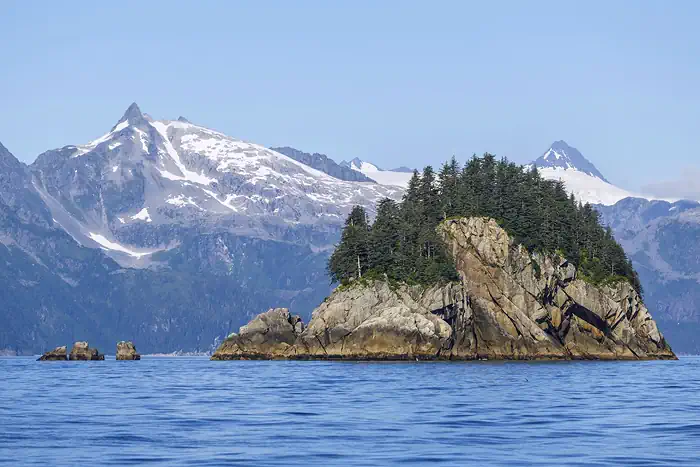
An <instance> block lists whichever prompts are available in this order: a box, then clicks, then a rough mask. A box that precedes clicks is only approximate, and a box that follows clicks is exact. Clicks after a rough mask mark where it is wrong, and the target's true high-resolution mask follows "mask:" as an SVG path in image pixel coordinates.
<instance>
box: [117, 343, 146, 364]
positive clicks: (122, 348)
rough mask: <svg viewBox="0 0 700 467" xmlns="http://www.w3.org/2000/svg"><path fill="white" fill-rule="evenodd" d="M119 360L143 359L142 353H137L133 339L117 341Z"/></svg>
mask: <svg viewBox="0 0 700 467" xmlns="http://www.w3.org/2000/svg"><path fill="white" fill-rule="evenodd" d="M117 360H141V355H139V354H138V353H136V347H135V346H134V343H133V342H131V341H120V342H117Z"/></svg>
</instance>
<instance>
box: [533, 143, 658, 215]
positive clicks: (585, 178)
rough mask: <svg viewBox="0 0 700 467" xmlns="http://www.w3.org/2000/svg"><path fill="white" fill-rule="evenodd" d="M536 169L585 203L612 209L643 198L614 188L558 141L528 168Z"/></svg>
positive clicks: (591, 166) (578, 154)
mask: <svg viewBox="0 0 700 467" xmlns="http://www.w3.org/2000/svg"><path fill="white" fill-rule="evenodd" d="M532 166H536V167H537V168H538V170H539V171H540V174H541V175H542V177H543V178H546V179H548V180H561V181H562V182H564V184H565V186H566V189H567V191H569V192H570V193H573V194H574V196H575V197H576V198H577V199H578V200H579V201H581V202H582V203H591V204H603V205H612V204H615V203H617V202H618V201H620V200H621V199H624V198H629V197H638V198H644V197H643V196H641V195H638V194H635V193H632V192H629V191H627V190H624V189H622V188H620V187H617V186H615V185H613V184H611V183H610V182H609V181H608V180H607V179H606V178H605V177H604V176H603V174H602V173H600V171H599V170H598V169H597V168H596V166H595V165H593V163H591V162H590V161H589V160H588V159H586V158H585V157H583V155H582V154H581V153H580V152H579V151H578V149H576V148H574V147H571V146H569V145H568V144H567V143H566V142H565V141H555V142H554V143H552V145H551V146H550V147H549V149H547V150H546V151H545V152H544V154H543V155H542V156H540V157H539V158H537V159H536V160H535V161H533V162H531V163H530V164H528V165H527V167H528V168H530V167H532Z"/></svg>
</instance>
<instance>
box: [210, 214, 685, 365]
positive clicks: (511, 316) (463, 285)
mask: <svg viewBox="0 0 700 467" xmlns="http://www.w3.org/2000/svg"><path fill="white" fill-rule="evenodd" d="M439 232H440V234H441V236H442V238H443V239H444V242H445V245H446V247H447V249H448V251H449V252H450V253H451V254H452V256H453V258H454V263H455V266H456V269H457V271H458V273H459V279H458V280H456V281H451V282H447V283H444V284H440V285H434V286H430V287H425V286H421V285H414V286H409V285H407V284H404V283H395V282H392V281H390V280H381V279H380V280H377V279H374V280H361V279H360V280H357V281H354V282H353V283H351V284H349V285H346V286H341V287H339V288H338V289H336V290H335V292H334V293H333V294H332V295H331V296H330V297H329V298H328V299H326V301H325V302H324V303H322V304H321V305H320V306H319V307H318V308H317V309H316V310H314V312H313V315H312V318H311V321H310V322H309V324H308V326H304V325H303V323H302V322H301V319H300V318H299V317H298V316H292V315H291V314H290V313H289V311H288V310H286V309H273V310H270V311H267V312H265V313H262V314H260V315H258V316H257V317H255V318H254V319H253V320H252V321H251V322H250V323H249V324H248V325H246V326H243V327H242V328H241V330H240V332H239V333H238V334H233V335H231V336H229V337H228V338H227V339H226V340H225V341H224V342H223V343H222V344H221V346H220V347H219V348H218V349H217V351H216V352H215V353H214V355H213V356H212V360H236V359H349V360H415V359H418V360H477V359H512V360H540V359H542V360H552V359H556V360H565V359H596V360H597V359H600V360H618V359H625V360H635V359H675V358H676V356H675V355H674V353H673V352H672V351H671V348H670V347H669V346H668V344H667V343H666V341H665V340H664V338H663V336H662V335H661V333H660V332H659V330H658V328H657V326H656V323H655V322H654V320H653V319H652V317H651V315H650V314H649V312H648V310H647V308H646V307H645V306H644V304H643V303H642V300H641V299H640V296H639V295H638V293H637V292H636V291H635V290H634V288H633V287H632V286H631V285H630V284H629V283H628V282H626V281H616V282H613V283H610V284H599V285H594V284H591V283H590V282H588V281H586V280H584V279H582V278H579V277H578V276H579V274H578V271H577V269H576V267H574V266H573V265H572V264H571V263H569V262H568V261H567V260H566V259H565V258H563V257H561V256H558V255H555V254H554V255H544V254H539V253H529V252H528V251H527V249H525V248H524V247H523V246H522V245H519V244H516V243H515V242H514V239H513V238H512V237H511V236H509V235H508V233H507V232H506V231H505V230H504V229H503V228H501V227H500V226H499V225H498V224H497V223H496V221H494V220H493V219H488V218H480V217H472V218H461V219H456V220H448V221H446V222H444V223H442V224H441V226H440V228H439Z"/></svg>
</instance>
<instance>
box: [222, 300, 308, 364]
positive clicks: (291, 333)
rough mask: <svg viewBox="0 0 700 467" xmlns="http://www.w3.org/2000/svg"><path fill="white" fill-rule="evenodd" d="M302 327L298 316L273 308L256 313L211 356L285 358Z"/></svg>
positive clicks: (302, 324)
mask: <svg viewBox="0 0 700 467" xmlns="http://www.w3.org/2000/svg"><path fill="white" fill-rule="evenodd" d="M303 330H304V323H302V321H301V318H300V317H299V316H293V315H291V314H290V313H289V310H288V309H286V308H274V309H271V310H268V311H266V312H265V313H261V314H259V315H258V316H256V317H255V318H254V319H253V320H252V321H251V322H250V323H248V324H247V325H245V326H243V327H242V328H241V329H240V331H239V333H238V334H232V335H230V336H229V337H228V338H227V339H226V340H225V341H224V342H223V343H222V344H221V346H219V348H218V349H217V350H216V352H215V353H214V355H213V356H212V359H214V360H239V359H270V358H286V357H287V356H288V355H289V352H290V351H291V349H293V347H294V344H295V342H296V340H297V338H298V337H299V336H300V335H301V333H302V332H303Z"/></svg>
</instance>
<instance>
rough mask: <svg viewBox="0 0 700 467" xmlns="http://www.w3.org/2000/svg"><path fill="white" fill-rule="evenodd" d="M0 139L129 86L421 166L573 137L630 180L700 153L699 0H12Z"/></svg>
mask: <svg viewBox="0 0 700 467" xmlns="http://www.w3.org/2000/svg"><path fill="white" fill-rule="evenodd" d="M2 9H3V13H2V15H0V44H2V46H0V64H2V73H0V102H1V103H2V112H0V141H2V143H3V144H4V145H5V146H7V147H8V149H10V150H11V151H12V152H13V153H14V154H15V155H17V157H19V158H20V159H22V160H23V161H26V162H31V161H33V160H34V158H35V157H36V156H37V155H38V154H39V153H40V152H42V151H44V150H47V149H50V148H54V147H60V146H63V145H67V144H80V143H84V142H87V141H89V140H91V139H94V138H96V137H98V136H100V135H101V134H103V133H105V132H106V131H108V130H109V128H110V127H111V126H112V125H113V124H114V123H115V122H116V121H117V120H118V119H119V117H120V116H121V114H122V113H123V112H124V110H125V109H126V108H127V107H128V105H129V104H130V103H131V102H132V101H136V102H137V103H138V104H139V106H140V107H141V109H142V110H143V111H144V112H148V113H149V114H151V115H152V116H153V117H155V118H173V119H174V118H177V117H178V116H180V115H183V116H185V117H187V118H188V119H190V120H192V121H194V122H196V123H199V124H202V125H205V126H209V127H212V128H216V129H218V130H220V131H223V132H225V133H227V134H229V135H231V136H235V137H238V138H241V139H244V140H248V141H253V142H257V143H260V144H264V145H268V146H273V145H290V146H294V147H297V148H299V149H302V150H305V151H318V152H323V153H326V154H328V155H329V156H331V157H333V158H334V159H336V160H341V159H348V158H352V157H356V156H357V157H360V158H364V159H367V160H371V161H374V162H376V163H377V164H379V165H380V166H398V165H408V166H412V167H421V166H423V165H425V164H428V163H431V164H438V163H440V162H441V161H443V160H445V159H447V158H449V157H450V156H451V155H453V154H455V155H457V156H458V157H459V158H461V159H464V158H466V157H468V156H470V155H471V154H472V153H474V152H476V153H482V152H484V151H490V152H493V153H496V154H497V155H501V156H507V157H508V158H510V159H512V160H515V161H516V162H520V163H525V162H528V161H530V160H532V159H535V158H536V157H537V156H539V155H541V153H543V152H544V151H545V149H547V147H548V145H549V144H550V143H551V142H552V141H554V140H558V139H564V140H566V141H567V142H568V143H569V144H571V145H572V146H575V147H577V148H578V149H579V150H581V152H582V153H583V154H584V156H586V157H588V158H589V159H590V160H591V161H592V162H593V163H594V164H596V166H597V167H598V168H599V169H600V170H601V172H603V174H604V175H605V176H606V177H607V178H608V179H609V180H610V181H612V182H613V183H615V184H618V185H620V186H623V187H625V188H629V189H639V188H640V187H642V186H644V185H646V184H649V183H652V182H657V181H659V180H674V179H676V178H678V177H680V176H681V174H683V173H686V174H687V173H688V171H689V170H691V169H692V168H696V169H697V168H698V167H699V166H700V162H698V156H699V154H698V151H697V148H698V147H700V145H699V144H698V137H699V136H698V135H699V133H700V132H699V131H698V124H699V123H700V118H699V117H700V86H699V83H700V60H699V59H698V57H700V32H698V28H697V18H698V17H700V2H694V1H693V2H691V1H687V2H684V1H680V0H679V1H673V2H661V1H631V0H630V1H623V0H619V1H614V2H609V1H605V2H602V1H587V2H555V1H552V2H546V1H533V2H520V1H501V2H498V1H494V2H483V1H480V2H469V1H455V2H449V1H438V2H410V1H385V2H372V1H352V2H350V1H347V2H327V1H295V2H287V1H278V2H272V1H255V2H253V1H250V2H234V1H231V2H225V1H219V2H215V1H203V2H197V3H195V2H191V1H187V2H185V1H173V0H170V1H167V2H161V1H148V2H135V1H129V0H120V1H119V2H109V3H107V2H92V1H91V2H87V1H84V2H80V1H71V2H24V1H21V2H20V1H7V0H6V1H4V2H3V3H2Z"/></svg>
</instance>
